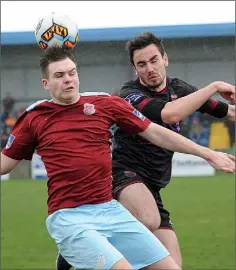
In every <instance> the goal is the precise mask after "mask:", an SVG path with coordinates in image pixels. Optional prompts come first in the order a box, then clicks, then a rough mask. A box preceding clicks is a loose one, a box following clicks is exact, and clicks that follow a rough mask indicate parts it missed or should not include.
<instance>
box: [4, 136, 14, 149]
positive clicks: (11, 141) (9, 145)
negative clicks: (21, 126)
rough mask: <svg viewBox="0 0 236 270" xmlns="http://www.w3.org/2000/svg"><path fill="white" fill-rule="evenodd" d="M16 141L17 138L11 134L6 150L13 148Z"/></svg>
mask: <svg viewBox="0 0 236 270" xmlns="http://www.w3.org/2000/svg"><path fill="white" fill-rule="evenodd" d="M14 140H15V136H14V135H12V134H10V136H9V138H8V140H7V144H6V149H8V148H10V147H11V145H12V143H13V141H14Z"/></svg>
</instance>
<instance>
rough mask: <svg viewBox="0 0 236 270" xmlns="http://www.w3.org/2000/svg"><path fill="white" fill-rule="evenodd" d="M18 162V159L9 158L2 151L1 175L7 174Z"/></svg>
mask: <svg viewBox="0 0 236 270" xmlns="http://www.w3.org/2000/svg"><path fill="white" fill-rule="evenodd" d="M19 162H20V160H15V159H12V158H9V157H7V156H6V155H4V154H3V153H1V175H3V174H7V173H9V172H10V171H12V170H13V169H14V168H15V167H16V165H17V164H18V163H19Z"/></svg>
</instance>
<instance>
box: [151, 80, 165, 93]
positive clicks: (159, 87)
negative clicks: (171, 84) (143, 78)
mask: <svg viewBox="0 0 236 270" xmlns="http://www.w3.org/2000/svg"><path fill="white" fill-rule="evenodd" d="M165 89H166V78H165V79H164V80H163V83H162V84H161V85H159V86H158V87H156V88H154V89H153V91H154V92H158V93H159V92H162V91H164V90H165Z"/></svg>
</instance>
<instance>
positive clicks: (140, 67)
mask: <svg viewBox="0 0 236 270" xmlns="http://www.w3.org/2000/svg"><path fill="white" fill-rule="evenodd" d="M133 60H134V67H135V70H136V72H137V75H138V76H139V78H140V81H141V83H142V84H144V85H145V86H148V87H149V88H150V89H153V90H162V88H164V87H165V84H166V67H167V66H168V57H167V55H166V54H164V56H162V55H161V53H160V51H159V49H158V47H157V46H156V45H154V44H151V45H149V46H147V47H145V48H143V49H140V50H136V51H134V55H133Z"/></svg>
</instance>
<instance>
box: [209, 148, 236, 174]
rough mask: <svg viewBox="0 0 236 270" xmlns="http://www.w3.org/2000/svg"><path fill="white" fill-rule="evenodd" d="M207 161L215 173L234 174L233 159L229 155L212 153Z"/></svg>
mask: <svg viewBox="0 0 236 270" xmlns="http://www.w3.org/2000/svg"><path fill="white" fill-rule="evenodd" d="M207 161H208V163H209V164H210V165H211V166H212V167H213V168H215V169H216V170H217V171H221V172H225V173H234V172H235V157H234V156H232V155H230V154H227V153H223V152H217V151H212V156H211V158H210V159H209V160H207Z"/></svg>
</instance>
